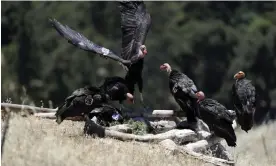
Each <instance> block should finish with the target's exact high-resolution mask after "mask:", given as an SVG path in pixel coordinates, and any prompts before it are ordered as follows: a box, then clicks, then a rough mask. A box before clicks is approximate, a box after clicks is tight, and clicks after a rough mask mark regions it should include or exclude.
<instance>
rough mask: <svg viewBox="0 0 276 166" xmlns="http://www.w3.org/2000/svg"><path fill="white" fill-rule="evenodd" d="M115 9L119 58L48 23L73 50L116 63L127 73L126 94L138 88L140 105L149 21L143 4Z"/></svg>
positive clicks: (127, 5) (132, 4)
mask: <svg viewBox="0 0 276 166" xmlns="http://www.w3.org/2000/svg"><path fill="white" fill-rule="evenodd" d="M119 9H120V13H121V30H122V48H121V55H118V54H115V53H113V52H112V51H111V50H109V49H107V48H104V47H102V46H99V45H97V44H95V43H93V42H92V41H90V40H88V39H87V38H86V37H85V36H83V35H82V34H80V33H78V32H77V31H75V30H73V29H71V28H70V27H68V26H67V25H65V26H64V25H62V24H61V23H60V22H58V21H57V20H55V19H50V22H51V24H52V26H53V27H54V28H55V29H56V30H57V31H58V33H59V34H60V35H61V36H63V37H64V38H65V39H66V40H67V41H68V42H69V43H71V44H73V45H74V46H76V47H78V48H80V49H83V50H86V51H90V52H93V53H94V54H96V55H100V56H101V57H104V58H109V59H113V60H115V61H117V62H119V64H120V65H122V66H123V68H124V69H125V70H126V71H127V74H126V76H125V79H126V81H127V85H128V88H129V90H130V93H131V94H133V95H134V86H135V84H138V88H139V92H140V100H141V102H142V104H143V105H144V102H143V95H142V91H143V79H142V70H143V64H144V57H145V55H146V54H147V48H146V46H145V40H146V37H147V34H148V31H149V29H150V26H151V17H150V14H149V13H148V12H147V10H146V6H145V4H144V2H143V1H127V2H119Z"/></svg>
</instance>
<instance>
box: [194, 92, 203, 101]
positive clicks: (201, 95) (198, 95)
mask: <svg viewBox="0 0 276 166" xmlns="http://www.w3.org/2000/svg"><path fill="white" fill-rule="evenodd" d="M196 96H197V99H198V100H197V102H200V101H201V100H204V99H205V94H204V93H203V92H202V91H199V92H197V93H196Z"/></svg>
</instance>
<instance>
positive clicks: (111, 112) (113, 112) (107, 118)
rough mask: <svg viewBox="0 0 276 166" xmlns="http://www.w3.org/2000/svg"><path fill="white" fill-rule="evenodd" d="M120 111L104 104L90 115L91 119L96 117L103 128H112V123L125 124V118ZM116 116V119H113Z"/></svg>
mask: <svg viewBox="0 0 276 166" xmlns="http://www.w3.org/2000/svg"><path fill="white" fill-rule="evenodd" d="M122 115H123V114H122V112H121V110H120V109H118V108H116V107H113V106H111V105H108V104H103V106H102V107H99V108H96V109H94V110H92V111H91V112H90V113H89V118H90V119H92V118H93V117H94V116H95V117H96V118H97V122H98V123H99V124H100V125H102V126H110V123H112V122H114V121H117V122H119V123H123V121H124V118H123V116H122ZM113 116H115V117H113Z"/></svg>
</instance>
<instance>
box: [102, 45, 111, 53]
mask: <svg viewBox="0 0 276 166" xmlns="http://www.w3.org/2000/svg"><path fill="white" fill-rule="evenodd" d="M109 52H110V51H109V49H107V48H104V47H102V53H103V55H108V54H109Z"/></svg>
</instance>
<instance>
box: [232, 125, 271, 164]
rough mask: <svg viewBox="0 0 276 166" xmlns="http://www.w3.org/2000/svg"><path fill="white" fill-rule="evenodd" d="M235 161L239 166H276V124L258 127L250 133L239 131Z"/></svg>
mask: <svg viewBox="0 0 276 166" xmlns="http://www.w3.org/2000/svg"><path fill="white" fill-rule="evenodd" d="M237 139H238V140H237V148H235V149H234V150H233V151H234V153H235V161H236V163H237V165H239V166H249V165H250V166H251V165H252V166H253V165H254V166H260V165H265V166H270V165H271V166H273V165H274V166H275V165H276V122H274V123H270V124H268V125H262V126H259V127H256V128H254V129H252V130H250V131H248V133H246V132H244V131H241V130H239V131H237Z"/></svg>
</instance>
